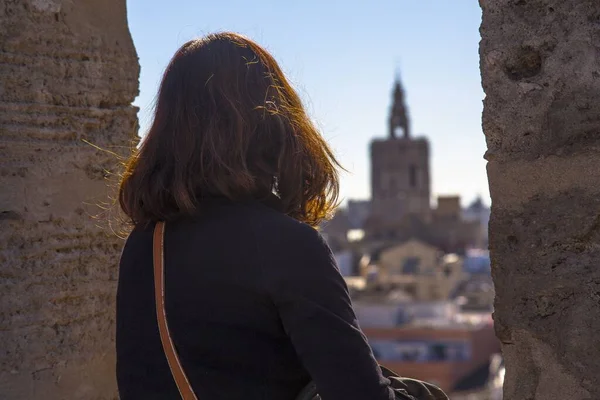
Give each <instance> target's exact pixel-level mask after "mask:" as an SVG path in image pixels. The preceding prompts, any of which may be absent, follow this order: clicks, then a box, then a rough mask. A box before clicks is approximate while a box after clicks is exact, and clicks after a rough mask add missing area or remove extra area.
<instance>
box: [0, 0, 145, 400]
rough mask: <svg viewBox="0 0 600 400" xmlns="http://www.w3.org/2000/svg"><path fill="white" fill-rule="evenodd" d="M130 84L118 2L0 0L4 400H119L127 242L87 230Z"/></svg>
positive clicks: (132, 60) (0, 355)
mask: <svg viewBox="0 0 600 400" xmlns="http://www.w3.org/2000/svg"><path fill="white" fill-rule="evenodd" d="M138 75H139V66H138V62H137V56H136V53H135V49H134V47H133V42H132V40H131V36H130V34H129V30H128V27H127V18H126V9H125V0H92V1H67V0H0V266H1V267H0V293H1V296H0V398H1V399H8V400H11V399H50V400H52V399H86V400H91V399H112V398H115V397H116V386H115V377H114V362H115V358H114V296H115V287H116V279H117V266H116V263H117V260H118V256H119V253H120V249H121V247H122V243H123V242H122V240H121V239H119V238H117V237H116V236H115V234H113V233H111V232H110V230H109V229H107V226H108V216H107V215H106V214H101V215H100V216H99V217H98V219H94V218H92V217H93V216H97V215H98V214H99V210H100V209H99V208H98V205H101V204H106V202H107V196H108V193H109V192H110V191H111V190H114V188H113V187H111V182H114V179H112V178H114V177H115V175H114V173H115V172H117V167H118V159H117V157H116V156H115V155H113V154H110V153H109V152H107V151H106V150H108V151H112V152H115V153H117V154H121V155H123V154H125V153H126V152H127V149H128V148H129V147H130V146H131V145H132V143H135V142H136V137H137V136H136V134H137V117H136V111H137V110H136V109H135V108H134V107H132V106H131V102H132V101H133V99H134V97H135V96H136V95H137V93H138ZM88 142H89V143H93V144H94V145H95V146H98V147H100V148H101V149H104V150H100V149H98V148H95V147H93V146H92V145H90V144H88Z"/></svg>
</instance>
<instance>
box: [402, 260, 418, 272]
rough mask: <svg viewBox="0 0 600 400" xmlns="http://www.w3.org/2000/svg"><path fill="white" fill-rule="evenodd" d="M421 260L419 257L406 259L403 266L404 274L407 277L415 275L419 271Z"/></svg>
mask: <svg viewBox="0 0 600 400" xmlns="http://www.w3.org/2000/svg"><path fill="white" fill-rule="evenodd" d="M420 263H421V259H420V258H418V257H407V258H405V259H404V263H403V264H402V273H403V274H407V275H414V274H416V273H417V272H418V271H419V264H420Z"/></svg>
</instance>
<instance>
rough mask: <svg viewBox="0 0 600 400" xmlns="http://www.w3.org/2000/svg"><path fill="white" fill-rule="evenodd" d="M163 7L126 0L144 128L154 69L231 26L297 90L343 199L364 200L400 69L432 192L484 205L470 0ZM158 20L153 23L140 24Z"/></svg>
mask: <svg viewBox="0 0 600 400" xmlns="http://www.w3.org/2000/svg"><path fill="white" fill-rule="evenodd" d="M177 4H178V5H179V7H167V8H165V7H164V6H162V5H161V3H159V2H158V1H156V0H150V1H144V2H141V1H139V0H131V1H128V17H129V22H130V28H131V32H132V36H133V39H134V43H135V45H136V48H137V51H138V55H139V57H140V64H141V66H142V71H141V76H140V96H139V97H138V98H137V99H136V101H135V104H136V105H138V106H139V107H140V108H141V110H140V113H139V118H140V128H141V129H140V134H141V135H143V134H144V132H145V130H146V129H147V128H148V125H149V123H150V121H151V105H152V101H153V98H154V96H155V93H156V89H157V86H158V83H159V81H160V77H161V74H162V72H163V70H164V68H165V66H166V65H167V63H168V61H169V59H170V57H171V56H172V54H173V53H174V52H175V50H176V49H177V48H178V47H179V46H180V45H181V44H183V43H184V42H185V41H187V40H189V39H192V38H194V37H198V36H202V35H204V34H206V33H209V32H214V31H220V30H232V31H236V32H240V33H242V34H245V35H248V36H249V37H251V38H253V39H254V40H256V41H257V42H259V43H260V44H261V45H264V46H265V47H266V48H267V49H268V50H269V51H270V52H272V53H273V55H274V56H275V58H276V59H277V60H278V61H279V63H280V64H281V66H282V68H283V69H284V71H285V72H286V74H287V75H288V77H289V78H290V80H291V81H292V84H293V85H294V87H295V88H296V89H297V90H298V92H299V94H300V96H301V97H302V100H303V102H304V104H305V105H306V107H307V110H308V111H309V114H310V115H311V117H312V118H313V119H314V120H315V121H316V123H317V126H318V127H319V128H320V129H321V131H322V132H323V135H324V136H325V138H326V139H327V140H328V141H329V143H330V144H331V146H332V147H333V149H334V151H335V153H336V155H337V156H338V158H339V160H340V161H341V163H342V165H343V166H344V167H345V168H346V169H347V170H348V171H349V172H348V173H344V172H343V173H342V174H341V197H342V199H343V200H348V199H367V198H370V194H371V193H370V185H371V182H370V159H369V144H370V142H371V141H372V140H373V139H375V138H384V137H387V121H388V116H389V111H390V106H391V100H392V91H393V84H394V79H395V77H396V74H397V73H398V72H399V73H400V76H401V79H402V83H403V85H404V88H405V91H406V98H407V104H408V109H409V114H410V119H411V129H412V132H413V137H421V136H425V137H427V138H428V139H429V141H430V143H431V150H432V156H431V173H432V198H435V197H436V196H438V195H447V194H459V195H460V196H461V198H462V202H463V204H464V205H467V204H468V203H470V202H471V201H472V200H473V199H475V198H476V197H477V196H481V197H482V198H483V199H484V201H485V202H486V203H489V192H488V187H487V176H486V173H485V161H484V160H483V154H484V152H485V149H486V146H485V138H484V135H483V133H482V130H481V110H482V104H481V100H482V99H483V97H484V95H483V91H482V89H481V85H480V78H479V71H478V62H479V61H478V41H479V32H478V26H479V23H480V18H481V10H480V9H479V7H478V5H477V4H467V3H466V2H465V3H462V4H445V3H440V2H435V1H433V0H426V1H422V2H418V4H416V3H413V2H410V3H409V2H393V1H391V0H390V1H387V0H386V1H382V2H379V3H378V4H376V5H369V6H366V5H361V6H352V5H347V4H344V3H341V2H338V1H332V2H328V3H327V4H321V3H319V2H316V1H313V0H311V1H307V2H304V3H302V4H286V5H285V6H282V5H281V4H278V3H275V2H271V1H259V2H258V3H253V4H252V5H249V4H246V3H244V2H241V1H225V2H222V3H219V4H207V5H202V6H200V5H198V4H195V3H194V2H191V1H189V0H183V1H180V2H178V3H177ZM149 20H156V21H161V28H160V29H155V28H153V27H152V26H151V25H152V24H148V23H147V21H149Z"/></svg>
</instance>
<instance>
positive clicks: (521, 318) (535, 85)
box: [480, 0, 600, 400]
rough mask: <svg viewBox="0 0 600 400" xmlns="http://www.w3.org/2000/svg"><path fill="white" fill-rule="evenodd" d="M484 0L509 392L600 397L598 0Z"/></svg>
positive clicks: (496, 269) (548, 398) (493, 232)
mask: <svg viewBox="0 0 600 400" xmlns="http://www.w3.org/2000/svg"><path fill="white" fill-rule="evenodd" d="M480 4H481V6H482V9H483V21H482V25H481V35H482V41H481V46H480V56H481V73H482V81H483V87H484V90H485V93H486V99H485V101H484V115H483V128H484V133H485V135H486V139H487V144H488V151H487V153H486V158H487V159H488V161H489V164H488V176H489V180H490V190H491V194H492V203H493V206H492V217H491V221H490V250H491V257H492V270H493V271H492V272H493V277H494V281H495V285H496V302H495V314H494V319H495V323H496V334H497V336H498V337H499V338H500V340H501V341H502V343H503V352H504V356H505V360H506V368H507V375H506V382H505V399H510V400H533V399H536V400H537V399H539V400H542V399H543V400H553V399H569V400H583V399H588V400H592V399H594V400H595V399H600V373H599V372H600V335H599V334H598V332H600V269H598V260H600V185H598V182H599V179H600V2H599V1H597V0H480Z"/></svg>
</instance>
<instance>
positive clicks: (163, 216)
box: [119, 32, 339, 226]
mask: <svg viewBox="0 0 600 400" xmlns="http://www.w3.org/2000/svg"><path fill="white" fill-rule="evenodd" d="M338 167H339V163H338V162H337V160H336V159H335V157H334V155H333V153H332V151H331V149H330V148H329V146H328V145H327V143H326V142H325V140H324V139H323V137H322V136H321V134H320V133H319V132H318V130H317V129H316V127H315V126H314V124H313V123H312V122H311V120H310V119H309V117H308V115H307V113H306V111H305V110H304V108H303V106H302V103H301V101H300V98H299V96H298V94H297V93H296V92H295V91H294V89H293V88H292V87H291V85H290V83H289V82H288V80H287V79H286V78H285V76H284V75H283V72H282V71H281V68H280V67H279V65H278V64H277V62H276V61H275V59H274V58H273V57H272V56H271V55H270V54H269V53H268V52H267V51H266V50H265V49H263V48H262V47H260V46H259V45H258V44H256V43H255V42H253V41H251V40H249V39H248V38H245V37H243V36H241V35H238V34H235V33H229V32H225V33H217V34H211V35H208V36H206V37H204V38H202V39H197V40H192V41H189V42H187V43H185V44H184V45H183V46H182V47H181V48H180V49H179V50H178V51H177V52H176V53H175V55H174V56H173V58H172V60H171V61H170V63H169V65H168V67H167V69H166V71H165V73H164V76H163V78H162V82H161V85H160V89H159V92H158V97H157V101H156V108H155V114H154V120H153V123H152V126H151V127H150V129H149V131H148V133H147V136H146V137H145V138H144V140H143V141H142V144H141V146H140V148H139V149H138V150H135V151H134V153H133V155H132V156H131V157H130V159H129V160H128V162H127V164H126V169H125V173H124V175H123V178H122V180H121V184H120V188H119V202H120V205H121V208H122V209H123V211H124V212H125V214H126V215H127V216H128V217H129V219H130V220H131V222H133V223H134V224H138V223H143V222H151V221H158V220H166V221H168V220H173V219H177V218H180V217H184V216H188V215H194V214H196V213H197V212H198V211H200V210H201V208H202V199H203V198H204V197H205V196H215V195H216V196H224V197H227V198H229V199H231V200H233V201H236V200H243V199H248V198H254V199H258V200H262V199H266V198H268V197H269V196H272V194H273V193H274V194H275V195H276V196H277V197H279V199H280V203H281V208H282V211H283V212H285V213H286V214H287V215H289V216H291V217H293V218H295V219H297V220H299V221H302V222H305V223H307V224H310V225H312V226H316V225H318V224H319V223H320V222H321V221H322V220H324V219H326V218H328V216H329V215H330V214H331V213H332V211H333V210H334V208H335V207H336V205H337V204H336V203H337V198H338V189H339V183H338V172H337V168H338Z"/></svg>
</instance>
